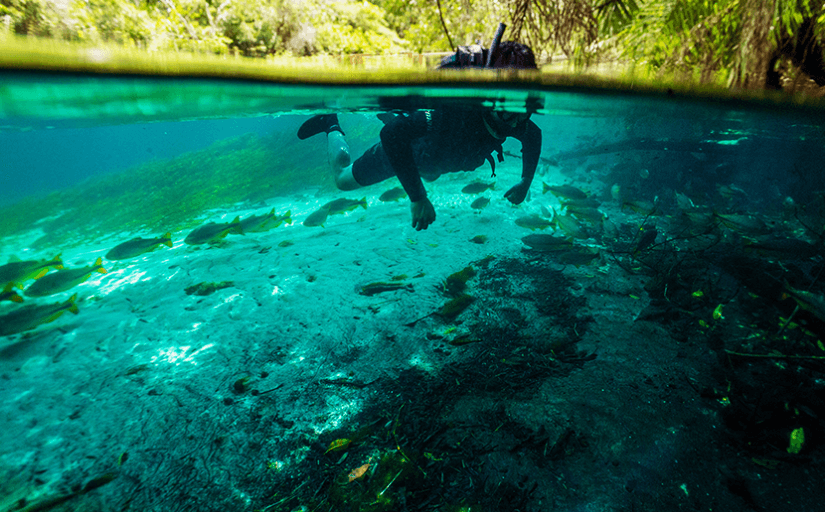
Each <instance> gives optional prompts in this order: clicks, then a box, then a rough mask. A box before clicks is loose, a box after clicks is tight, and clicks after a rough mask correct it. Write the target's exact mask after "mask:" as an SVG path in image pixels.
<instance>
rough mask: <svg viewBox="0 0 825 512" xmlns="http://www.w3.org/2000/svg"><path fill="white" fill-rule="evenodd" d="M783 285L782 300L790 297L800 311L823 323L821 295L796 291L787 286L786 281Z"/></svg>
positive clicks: (824, 307) (822, 300) (822, 298)
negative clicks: (802, 310) (806, 312)
mask: <svg viewBox="0 0 825 512" xmlns="http://www.w3.org/2000/svg"><path fill="white" fill-rule="evenodd" d="M783 284H784V285H785V293H784V294H783V296H782V298H787V297H791V298H792V299H794V300H795V301H796V303H797V304H799V307H800V309H804V310H805V311H808V312H809V313H811V314H812V315H814V316H815V317H817V318H819V319H820V320H822V321H825V298H824V297H822V295H818V294H815V293H811V292H806V291H804V290H797V289H796V288H793V287H792V286H791V285H789V284H788V282H787V281H785V282H784V283H783Z"/></svg>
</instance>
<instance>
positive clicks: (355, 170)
mask: <svg viewBox="0 0 825 512" xmlns="http://www.w3.org/2000/svg"><path fill="white" fill-rule="evenodd" d="M489 67H491V68H494V69H495V68H498V69H501V68H517V69H537V68H536V59H535V56H534V55H533V52H532V50H530V48H529V47H527V46H525V45H522V44H519V43H515V42H512V41H505V42H502V43H501V44H500V45H498V47H497V48H496V52H495V54H494V56H493V59H492V62H491V65H490V66H489ZM321 132H324V133H326V134H327V149H328V154H329V161H330V165H331V166H332V169H333V171H334V173H335V183H336V185H337V186H338V188H339V189H340V190H353V189H356V188H359V187H364V186H367V185H372V184H374V183H378V182H380V181H384V180H386V179H387V178H391V177H393V176H396V177H397V178H398V181H400V182H401V185H402V186H403V187H404V191H405V192H406V193H407V195H408V196H409V198H410V202H411V211H412V225H413V227H414V228H415V229H416V230H422V229H427V226H429V225H430V224H432V223H433V222H434V221H435V208H433V205H432V203H431V202H430V200H429V199H427V191H426V190H425V189H424V185H423V183H422V181H421V179H422V178H424V179H426V180H428V181H432V180H434V179H436V178H438V176H440V175H441V174H444V173H448V172H458V171H472V170H475V169H477V168H479V167H481V166H482V165H484V163H485V162H487V161H489V162H490V164H491V165H492V166H495V163H494V161H493V159H492V156H491V154H492V153H493V151H497V152H498V157H499V161H501V159H502V158H501V144H502V143H503V142H504V141H505V139H507V137H514V138H516V139H517V140H519V141H521V146H522V149H521V151H522V171H521V180H520V181H519V182H518V183H517V184H516V185H515V186H513V187H512V188H510V189H509V190H508V191H507V192H506V193H505V194H504V197H506V198H507V199H508V200H509V201H510V202H511V203H513V204H520V203H521V202H522V201H524V199H525V197H526V196H527V191H528V190H529V188H530V184H531V183H532V181H533V175H534V174H535V172H536V166H537V165H538V162H539V156H540V154H541V129H539V127H538V126H537V125H536V124H535V123H534V122H533V121H531V120H530V110H529V109H528V110H527V113H512V112H502V111H495V110H492V109H489V108H476V109H469V108H467V107H464V108H462V107H439V108H438V109H435V110H419V111H414V112H412V113H409V114H404V115H395V116H389V119H388V120H387V121H386V124H385V125H384V128H383V129H382V130H381V142H379V143H378V144H376V145H375V146H373V147H372V148H370V149H368V150H367V151H366V152H365V153H364V154H363V155H362V156H361V157H360V158H358V159H357V160H356V161H355V162H353V163H350V162H351V159H350V154H349V146H348V145H347V143H346V140H345V139H344V133H343V131H342V130H341V127H340V126H339V124H338V116H337V115H336V114H328V115H319V116H314V117H312V118H310V119H309V120H307V121H306V122H305V123H304V124H303V125H301V128H300V129H299V130H298V138H300V139H306V138H308V137H311V136H313V135H315V134H318V133H321Z"/></svg>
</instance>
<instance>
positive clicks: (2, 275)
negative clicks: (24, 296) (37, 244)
mask: <svg viewBox="0 0 825 512" xmlns="http://www.w3.org/2000/svg"><path fill="white" fill-rule="evenodd" d="M50 268H55V269H61V268H63V261H62V260H61V259H60V255H59V254H58V255H57V256H55V257H54V258H52V259H51V260H40V261H34V260H31V261H19V260H18V261H10V262H9V263H7V264H5V265H3V266H0V283H22V282H23V281H27V280H29V279H39V278H41V277H43V276H44V275H46V273H47V272H48V271H49V269H50Z"/></svg>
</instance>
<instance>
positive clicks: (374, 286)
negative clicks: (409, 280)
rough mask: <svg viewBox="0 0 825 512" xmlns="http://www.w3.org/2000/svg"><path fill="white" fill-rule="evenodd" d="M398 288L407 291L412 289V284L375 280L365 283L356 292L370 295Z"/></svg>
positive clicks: (393, 290)
mask: <svg viewBox="0 0 825 512" xmlns="http://www.w3.org/2000/svg"><path fill="white" fill-rule="evenodd" d="M398 290H407V291H409V292H411V291H414V290H413V285H411V284H404V283H384V282H377V283H370V284H365V285H364V286H362V287H361V289H360V290H359V291H358V294H359V295H366V296H367V297H372V296H373V295H376V294H378V293H384V292H395V291H398Z"/></svg>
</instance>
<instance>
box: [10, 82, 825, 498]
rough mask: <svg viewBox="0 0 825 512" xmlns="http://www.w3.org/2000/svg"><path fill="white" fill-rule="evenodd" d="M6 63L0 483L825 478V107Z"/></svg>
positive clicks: (154, 494) (535, 493) (668, 482)
mask: <svg viewBox="0 0 825 512" xmlns="http://www.w3.org/2000/svg"><path fill="white" fill-rule="evenodd" d="M3 78H4V80H3V84H2V86H0V148H2V157H1V158H2V162H3V164H2V171H0V288H2V291H0V299H2V300H0V382H2V387H0V396H2V400H0V418H2V420H0V421H2V423H0V512H10V511H35V510H37V511H43V510H54V511H109V510H112V511H114V510H117V511H146V512H148V511H158V512H161V511H164V512H166V511H222V512H228V511H260V512H264V511H284V512H293V511H307V512H309V511H322V512H339V511H441V512H459V511H462V512H470V511H472V512H476V511H478V512H481V511H484V512H491V511H508V512H514V511H531V512H532V511H591V512H595V511H628V512H630V511H659V510H727V511H738V510H743V511H750V510H755V511H769V510H770V511H785V510H788V511H790V510H793V511H814V510H821V503H820V501H821V500H820V492H819V487H818V485H819V480H821V475H822V474H823V471H825V464H824V463H823V450H824V449H825V424H824V423H823V418H825V375H823V372H825V341H823V339H824V338H825V276H823V275H822V274H823V270H824V269H825V261H823V244H825V240H824V239H823V235H825V178H824V177H823V176H824V175H823V162H825V111H823V110H821V109H817V108H812V107H810V106H807V107H803V106H799V105H796V104H794V103H792V102H767V101H761V102H760V101H756V100H744V99H735V98H731V97H726V98H722V97H718V98H714V97H712V96H706V97H700V96H688V95H680V94H666V93H661V94H657V93H647V94H642V93H629V92H627V91H618V90H616V91H611V90H608V89H604V88H601V89H587V88H573V87H562V86H556V87H552V86H539V85H536V84H530V83H526V82H525V83H519V82H518V81H514V82H511V83H501V84H498V85H495V86H491V85H490V84H476V85H473V84H468V85H466V86H460V85H457V84H433V85H430V86H428V85H426V84H423V85H422V84H415V85H408V86H398V85H391V84H390V85H352V86H345V85H331V84H326V85H324V84H315V85H313V84H311V83H304V84H297V83H291V84H288V83H283V84H279V83H271V82H264V81H257V82H256V81H242V80H235V81H233V80H225V79H206V78H173V77H153V76H150V75H146V76H129V75H94V74H83V73H76V74H59V73H54V74H51V73H45V72H31V73H27V72H25V71H5V72H4V74H3ZM399 134H401V135H399ZM405 137H406V138H405ZM399 141H400V142H399ZM410 141H412V142H410ZM393 169H406V170H405V171H404V172H403V173H401V172H399V173H398V175H397V176H396V175H395V174H393V172H392V170H393ZM410 169H412V170H410ZM419 173H420V176H421V177H422V178H423V181H422V180H421V179H418V174H419ZM364 184H367V185H364Z"/></svg>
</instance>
